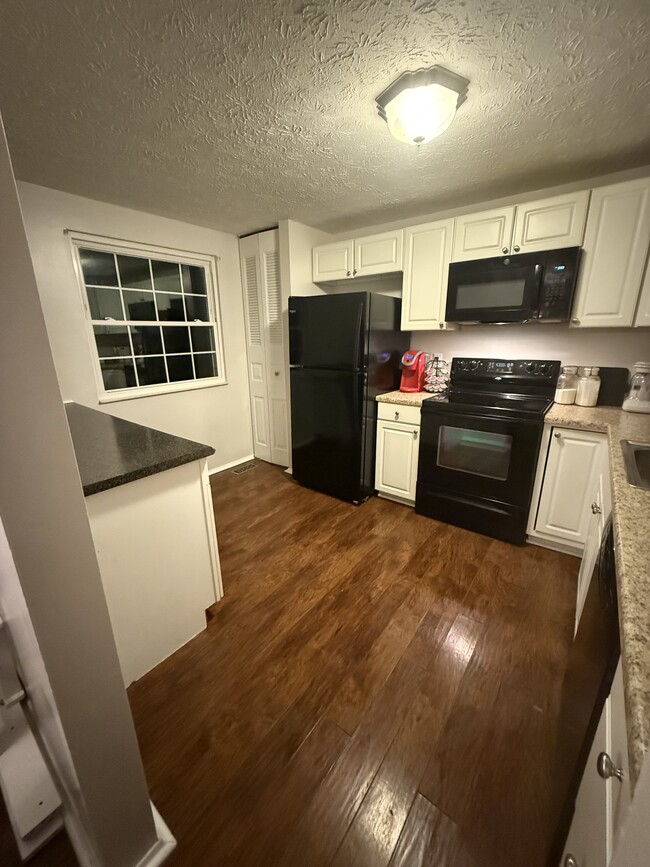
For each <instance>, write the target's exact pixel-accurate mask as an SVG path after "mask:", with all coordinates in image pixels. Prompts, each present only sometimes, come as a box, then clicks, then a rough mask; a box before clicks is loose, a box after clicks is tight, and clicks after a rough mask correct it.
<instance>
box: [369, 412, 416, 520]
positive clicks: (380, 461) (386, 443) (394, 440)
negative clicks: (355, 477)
mask: <svg viewBox="0 0 650 867" xmlns="http://www.w3.org/2000/svg"><path fill="white" fill-rule="evenodd" d="M378 415H379V419H378V421H377V451H376V458H375V487H376V488H377V490H378V491H379V493H380V495H382V496H384V497H387V498H389V499H391V500H397V501H398V502H400V503H407V504H409V505H413V504H414V503H415V486H416V484H417V478H418V450H419V448H420V409H419V407H414V406H400V405H397V404H382V403H380V404H379V413H378Z"/></svg>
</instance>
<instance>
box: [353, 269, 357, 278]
mask: <svg viewBox="0 0 650 867" xmlns="http://www.w3.org/2000/svg"><path fill="white" fill-rule="evenodd" d="M356 273H357V269H356V268H355V269H354V271H353V272H352V276H353V277H354V276H355V274H356Z"/></svg>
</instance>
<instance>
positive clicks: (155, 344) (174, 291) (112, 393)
mask: <svg viewBox="0 0 650 867" xmlns="http://www.w3.org/2000/svg"><path fill="white" fill-rule="evenodd" d="M72 243H73V247H74V253H75V257H76V264H77V267H78V272H79V276H80V280H81V282H82V284H83V291H84V303H85V308H86V311H87V315H88V319H89V328H90V330H91V334H90V336H91V343H92V346H93V350H94V353H95V356H96V366H97V375H98V381H99V385H100V400H121V399H124V398H127V397H142V396H143V395H144V394H160V393H163V392H166V391H180V390H186V389H189V388H198V387H203V386H207V385H220V384H223V383H225V381H226V380H225V375H224V369H223V353H222V347H221V335H220V323H219V319H218V316H217V310H218V303H217V302H218V299H217V296H216V268H215V263H214V259H212V258H211V257H208V256H197V255H194V254H189V255H187V256H186V255H182V254H180V253H178V254H174V253H173V252H172V251H169V250H165V249H160V248H156V249H152V248H151V247H149V248H145V247H141V246H140V245H135V244H128V245H126V244H124V243H123V242H119V241H115V242H111V241H109V240H105V241H104V240H102V241H101V242H100V241H97V239H92V240H91V238H89V237H87V236H80V235H79V236H74V237H73V238H72Z"/></svg>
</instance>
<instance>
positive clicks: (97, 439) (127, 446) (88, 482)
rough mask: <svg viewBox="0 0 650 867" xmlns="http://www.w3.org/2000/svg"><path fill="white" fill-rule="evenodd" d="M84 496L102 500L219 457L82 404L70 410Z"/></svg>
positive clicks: (207, 449)
mask: <svg viewBox="0 0 650 867" xmlns="http://www.w3.org/2000/svg"><path fill="white" fill-rule="evenodd" d="M65 409H66V413H67V416H68V425H69V427H70V433H71V434H72V442H73V445H74V450H75V455H76V458H77V466H78V467H79V474H80V476H81V483H82V485H83V491H84V494H85V495H86V496H87V497H89V496H90V495H91V494H98V493H99V492H100V491H107V490H108V489H109V488H116V487H118V486H119V485H124V484H126V483H127V482H134V481H135V480H136V479H143V478H145V477H146V476H153V475H154V474H155V473H161V472H163V471H164V470H170V469H172V467H179V466H181V465H182V464H188V463H190V461H196V460H199V459H200V458H207V457H209V456H210V455H213V454H214V449H213V448H212V447H211V446H206V445H202V444H201V443H195V442H193V441H192V440H186V439H182V438H181V437H177V436H173V435H172V434H167V433H163V432H162V431H159V430H154V429H153V428H148V427H143V426H142V425H139V424H134V423H133V422H131V421H124V419H121V418H115V417H114V416H112V415H108V413H105V412H99V411H98V410H96V409H90V408H89V407H87V406H81V405H80V404H77V403H67V404H66V405H65Z"/></svg>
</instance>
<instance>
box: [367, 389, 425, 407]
mask: <svg viewBox="0 0 650 867" xmlns="http://www.w3.org/2000/svg"><path fill="white" fill-rule="evenodd" d="M428 397H433V394H432V393H431V392H430V391H387V392H386V393H385V394H379V395H377V401H378V402H379V403H398V404H400V405H401V406H422V401H423V400H426V399H427V398H428Z"/></svg>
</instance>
